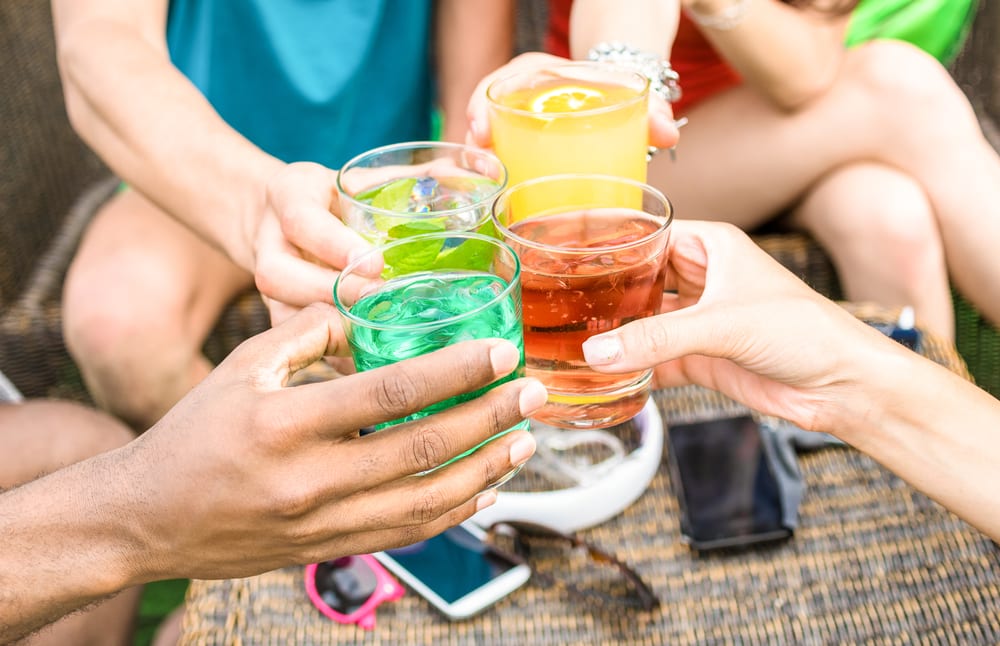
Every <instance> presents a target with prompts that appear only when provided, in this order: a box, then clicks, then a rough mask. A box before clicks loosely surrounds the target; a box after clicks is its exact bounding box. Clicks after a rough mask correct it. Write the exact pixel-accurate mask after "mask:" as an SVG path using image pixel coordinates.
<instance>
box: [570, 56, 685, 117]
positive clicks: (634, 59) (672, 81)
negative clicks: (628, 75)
mask: <svg viewBox="0 0 1000 646" xmlns="http://www.w3.org/2000/svg"><path fill="white" fill-rule="evenodd" d="M587 58H588V59H589V60H592V61H597V62H603V63H613V64H616V65H621V66H623V67H628V68H631V69H634V70H635V71H637V72H639V73H640V74H642V75H643V76H645V77H646V78H648V79H649V89H651V90H652V91H654V92H656V93H657V94H659V95H660V96H661V97H663V99H664V100H665V101H667V102H668V103H674V102H676V101H677V100H678V99H680V98H681V86H680V83H679V81H680V76H678V74H677V72H675V71H674V68H672V67H670V62H669V61H665V60H663V59H661V58H660V57H659V56H657V55H656V54H651V53H649V52H644V51H642V50H640V49H637V48H635V47H632V46H631V45H626V44H625V43H620V42H618V41H612V42H604V43H598V44H596V45H594V46H593V47H591V48H590V52H588V54H587Z"/></svg>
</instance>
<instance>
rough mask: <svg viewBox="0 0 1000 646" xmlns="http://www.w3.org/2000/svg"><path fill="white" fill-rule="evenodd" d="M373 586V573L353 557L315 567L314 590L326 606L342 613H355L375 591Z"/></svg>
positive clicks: (376, 583) (326, 562)
mask: <svg viewBox="0 0 1000 646" xmlns="http://www.w3.org/2000/svg"><path fill="white" fill-rule="evenodd" d="M377 585H378V580H377V579H376V577H375V572H373V571H372V569H371V568H370V567H368V564H367V563H365V562H364V561H363V560H361V559H359V558H357V557H354V556H345V557H343V558H339V559H336V560H334V561H324V562H323V563H320V564H318V565H317V566H316V592H318V593H319V596H320V598H321V599H323V602H324V603H325V604H326V605H328V606H330V608H331V609H333V610H334V611H336V612H339V613H340V614H342V615H350V614H351V613H354V612H356V611H357V610H358V609H359V608H360V607H361V606H363V605H364V604H365V602H366V601H368V599H370V598H371V596H372V594H374V593H375V588H376V586H377Z"/></svg>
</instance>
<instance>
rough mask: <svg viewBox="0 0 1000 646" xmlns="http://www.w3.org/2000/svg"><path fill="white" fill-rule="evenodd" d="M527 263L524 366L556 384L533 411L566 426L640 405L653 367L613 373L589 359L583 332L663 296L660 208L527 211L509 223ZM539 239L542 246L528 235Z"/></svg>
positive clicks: (632, 315) (629, 412)
mask: <svg viewBox="0 0 1000 646" xmlns="http://www.w3.org/2000/svg"><path fill="white" fill-rule="evenodd" d="M509 229H510V231H511V233H513V234H515V235H516V236H517V237H518V238H520V240H521V241H523V242H520V243H519V241H517V240H508V242H510V243H511V245H512V246H513V247H514V248H515V250H516V251H517V253H518V255H519V256H520V258H521V263H522V275H521V283H522V299H523V301H522V302H523V305H524V347H525V354H526V355H527V372H528V374H529V375H532V376H535V377H537V378H539V379H540V380H541V381H542V382H543V383H544V384H545V385H546V387H547V388H548V389H549V393H550V396H549V404H548V405H547V406H546V407H545V408H544V409H542V411H540V412H539V413H538V414H536V415H535V418H536V419H538V420H539V421H542V422H545V423H548V424H553V425H556V426H563V427H568V428H587V427H601V426H610V425H613V424H617V423H620V422H622V421H625V420H627V419H629V418H631V417H632V416H634V415H635V414H636V413H638V412H639V411H640V410H641V409H642V407H643V405H644V404H645V402H646V399H647V398H648V397H649V381H650V376H651V375H650V371H648V370H643V371H638V372H632V373H626V374H618V375H608V374H601V373H598V372H595V371H593V370H591V369H590V368H589V367H587V363H586V361H585V360H584V358H583V349H582V345H583V342H584V341H585V340H587V339H588V338H590V337H591V336H594V335H595V334H599V333H601V332H607V331H608V330H613V329H615V328H617V327H620V326H621V325H624V324H625V323H628V322H629V321H633V320H635V319H639V318H643V317H647V316H653V315H655V314H657V313H658V312H659V308H660V304H661V301H662V299H663V281H664V277H665V273H666V239H667V237H666V235H654V234H656V233H657V232H658V231H663V218H662V217H656V216H653V215H650V214H648V213H645V212H643V211H639V210H635V209H628V208H602V209H588V210H586V211H574V212H567V213H561V214H551V213H550V214H546V215H545V216H543V217H537V218H528V219H526V220H522V221H520V222H516V223H514V224H512V225H510V226H509ZM531 243H538V246H536V245H534V244H531Z"/></svg>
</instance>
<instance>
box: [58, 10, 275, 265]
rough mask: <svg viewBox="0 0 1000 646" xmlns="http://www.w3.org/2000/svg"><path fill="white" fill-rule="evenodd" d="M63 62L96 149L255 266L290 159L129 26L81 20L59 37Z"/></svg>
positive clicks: (76, 115) (77, 116) (73, 106)
mask: <svg viewBox="0 0 1000 646" xmlns="http://www.w3.org/2000/svg"><path fill="white" fill-rule="evenodd" d="M108 61H114V63H113V64H109V63H108ZM59 63H60V70H61V73H62V76H63V85H64V89H65V93H66V99H67V109H68V112H69V116H70V119H71V121H72V123H73V125H74V127H75V129H76V130H77V132H78V133H79V134H80V136H81V137H82V138H83V139H84V140H85V141H86V142H87V143H88V145H90V146H91V148H93V149H94V150H95V152H97V154H98V155H99V156H100V157H101V158H102V159H103V160H104V161H105V163H107V164H108V166H109V167H110V168H111V169H112V170H113V171H114V172H115V173H116V174H118V176H119V177H121V178H122V179H123V180H125V181H126V182H127V183H129V184H130V185H131V186H132V187H133V188H135V189H137V190H138V191H140V192H141V193H143V195H145V196H146V197H148V198H149V199H151V200H152V201H153V202H154V203H156V204H157V205H159V206H160V207H161V208H163V209H164V210H165V211H167V212H168V213H170V214H171V215H173V216H174V217H176V218H177V219H178V220H180V221H181V222H183V223H184V224H185V225H187V226H189V227H190V228H191V229H193V230H194V231H195V232H196V233H198V234H199V235H200V236H202V237H203V238H204V239H206V240H207V241H209V242H210V243H211V244H213V245H215V246H216V247H218V248H220V249H222V250H223V251H224V252H225V253H227V254H228V255H229V256H230V257H231V258H232V259H233V260H234V261H235V262H237V263H238V264H240V265H241V266H243V267H244V268H246V269H252V246H251V241H250V240H251V238H250V236H251V231H253V230H254V228H255V226H256V217H258V215H259V213H261V211H262V210H263V203H264V200H265V195H264V186H265V182H266V180H267V179H268V178H269V177H270V176H271V175H273V174H274V173H275V172H276V171H277V169H278V168H279V167H280V166H281V163H280V162H279V161H278V160H276V159H274V158H272V157H270V156H268V155H266V154H265V153H263V152H262V151H261V150H259V149H258V148H257V147H255V146H254V145H252V144H251V143H250V142H249V141H247V140H246V139H244V138H243V137H242V136H240V135H239V134H238V133H237V132H236V131H234V130H233V129H232V128H230V127H229V126H228V125H227V124H226V123H225V122H224V121H223V120H222V119H221V117H219V116H218V114H217V113H216V112H215V110H214V109H213V108H212V107H211V106H210V105H209V103H208V102H207V101H206V100H205V98H204V97H203V96H202V95H201V93H200V92H199V91H198V90H197V89H196V88H195V87H194V86H193V85H192V84H191V83H190V82H189V81H188V80H187V79H186V78H184V76H183V75H182V74H180V72H179V71H177V69H176V68H174V67H173V65H172V64H171V63H170V61H169V59H168V57H167V54H166V51H161V50H160V49H159V48H158V47H157V46H156V45H154V44H153V43H150V42H148V41H147V40H146V39H144V38H142V37H141V36H140V35H139V34H137V33H135V31H134V30H133V29H131V28H130V27H129V26H127V25H124V24H120V23H116V22H115V21H114V20H109V19H100V18H94V19H91V20H89V21H87V22H86V24H76V25H74V29H73V30H72V31H70V32H69V33H68V34H66V35H65V36H64V37H63V38H60V42H59Z"/></svg>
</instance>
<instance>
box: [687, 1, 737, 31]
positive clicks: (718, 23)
mask: <svg viewBox="0 0 1000 646" xmlns="http://www.w3.org/2000/svg"><path fill="white" fill-rule="evenodd" d="M684 10H685V11H686V12H687V15H688V18H690V19H691V20H692V21H693V22H694V23H695V24H697V25H700V26H701V27H707V28H708V29H716V30H718V31H729V30H730V29H735V28H736V27H738V26H739V25H740V23H742V22H743V21H744V20H746V17H747V14H748V13H749V12H750V0H736V4H733V5H730V6H728V7H726V8H725V9H723V10H722V11H719V12H717V13H713V14H706V13H699V12H698V11H697V10H695V9H692V8H691V7H690V6H689V7H685V9H684Z"/></svg>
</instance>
